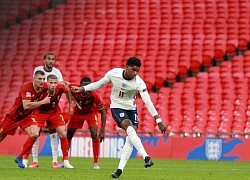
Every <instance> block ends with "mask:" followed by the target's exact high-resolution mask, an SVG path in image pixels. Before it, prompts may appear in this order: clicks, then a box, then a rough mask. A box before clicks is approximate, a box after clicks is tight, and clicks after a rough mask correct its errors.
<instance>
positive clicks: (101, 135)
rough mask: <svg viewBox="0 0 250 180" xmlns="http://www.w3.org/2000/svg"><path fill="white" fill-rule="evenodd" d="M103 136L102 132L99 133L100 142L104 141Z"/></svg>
mask: <svg viewBox="0 0 250 180" xmlns="http://www.w3.org/2000/svg"><path fill="white" fill-rule="evenodd" d="M104 135H105V132H104V130H101V132H100V134H99V138H100V142H102V141H103V140H104Z"/></svg>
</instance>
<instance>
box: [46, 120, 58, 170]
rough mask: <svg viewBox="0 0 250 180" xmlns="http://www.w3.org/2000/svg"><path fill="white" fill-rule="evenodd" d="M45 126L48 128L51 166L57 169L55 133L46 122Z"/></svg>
mask: <svg viewBox="0 0 250 180" xmlns="http://www.w3.org/2000/svg"><path fill="white" fill-rule="evenodd" d="M47 126H48V128H49V136H50V146H51V151H52V159H53V160H52V164H53V167H54V168H58V167H59V165H58V162H57V158H58V154H59V152H58V146H59V145H58V140H57V133H56V130H55V129H52V130H50V122H49V121H48V122H47Z"/></svg>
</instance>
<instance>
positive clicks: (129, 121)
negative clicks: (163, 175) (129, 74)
mask: <svg viewBox="0 0 250 180" xmlns="http://www.w3.org/2000/svg"><path fill="white" fill-rule="evenodd" d="M111 113H112V116H113V118H114V120H115V121H116V123H117V125H118V126H119V127H121V128H122V129H123V130H125V131H126V133H127V138H126V139H127V140H129V141H130V143H131V144H132V145H133V146H135V148H136V149H137V151H138V153H139V154H140V155H141V156H142V157H143V159H144V161H145V165H144V166H145V167H150V166H152V165H153V162H152V160H151V159H150V157H149V156H148V154H147V152H146V151H145V149H144V147H143V145H142V143H141V140H140V138H139V137H138V136H137V133H136V130H137V126H138V115H137V111H136V110H133V111H126V110H123V109H118V108H114V109H111ZM126 142H127V141H126ZM125 144H126V143H125ZM127 147H128V146H125V150H124V151H123V152H122V153H123V154H122V156H121V158H123V160H122V162H121V168H122V167H123V168H124V167H125V165H126V163H127V160H125V159H126V158H129V157H127V156H128V155H129V156H130V155H131V153H130V154H129V152H130V151H129V148H127ZM126 151H127V153H125V152H126ZM123 162H124V163H125V164H124V165H123V164H122V163H123ZM121 173H122V169H119V167H118V169H117V170H116V172H114V173H113V174H112V175H111V176H112V177H113V178H118V177H119V176H120V175H121Z"/></svg>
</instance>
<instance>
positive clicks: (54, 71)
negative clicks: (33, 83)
mask: <svg viewBox="0 0 250 180" xmlns="http://www.w3.org/2000/svg"><path fill="white" fill-rule="evenodd" d="M38 70H40V71H43V72H44V73H45V81H47V76H48V75H50V74H54V75H56V77H57V79H58V81H59V82H61V81H63V77H62V73H61V71H60V70H59V69H57V68H55V67H53V68H52V71H50V72H48V71H46V70H45V69H44V67H43V66H37V67H36V68H35V69H34V73H33V76H34V75H35V72H36V71H38Z"/></svg>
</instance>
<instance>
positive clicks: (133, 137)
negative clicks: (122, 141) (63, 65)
mask: <svg viewBox="0 0 250 180" xmlns="http://www.w3.org/2000/svg"><path fill="white" fill-rule="evenodd" d="M126 132H127V135H128V138H129V140H130V142H131V143H132V144H133V145H134V146H135V148H136V149H137V151H138V153H139V154H140V155H141V156H142V157H143V159H145V157H146V156H148V154H147V152H146V151H145V149H144V147H143V145H142V143H141V140H140V138H139V137H138V136H137V134H136V131H135V129H134V128H133V127H132V126H129V127H128V128H127V131H126Z"/></svg>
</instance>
